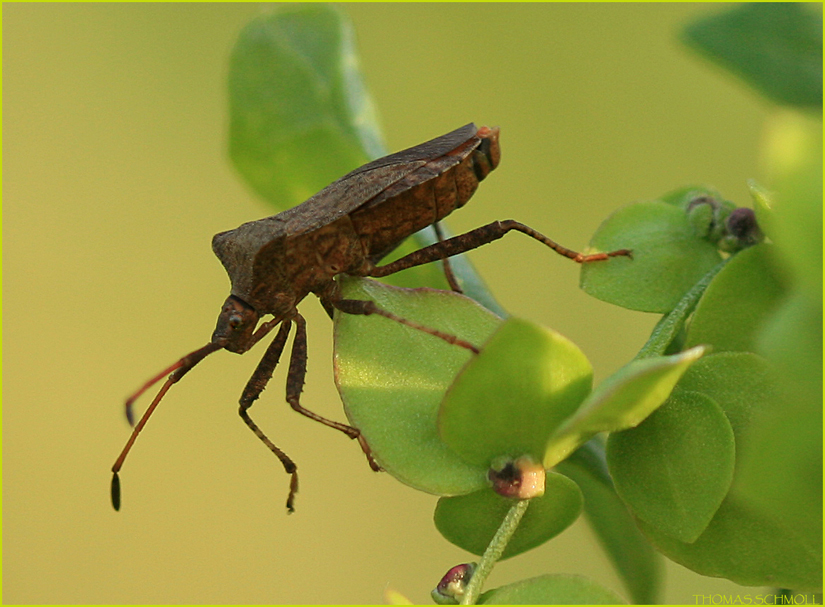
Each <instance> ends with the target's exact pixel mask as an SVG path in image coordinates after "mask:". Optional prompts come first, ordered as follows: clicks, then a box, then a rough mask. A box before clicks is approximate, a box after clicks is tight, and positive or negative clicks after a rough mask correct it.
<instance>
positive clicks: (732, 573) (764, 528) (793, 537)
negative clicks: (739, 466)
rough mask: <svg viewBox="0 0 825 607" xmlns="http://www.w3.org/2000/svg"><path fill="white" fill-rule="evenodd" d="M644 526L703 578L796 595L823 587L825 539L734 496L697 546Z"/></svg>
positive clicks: (660, 546)
mask: <svg viewBox="0 0 825 607" xmlns="http://www.w3.org/2000/svg"><path fill="white" fill-rule="evenodd" d="M820 514H821V513H820ZM639 528H640V529H641V530H642V532H643V533H644V534H645V535H646V536H647V537H648V538H649V539H650V541H651V542H653V544H654V545H655V546H656V547H657V548H658V549H659V550H661V551H662V552H663V553H664V554H665V556H667V557H668V558H670V559H672V560H674V561H676V562H677V563H679V564H681V565H684V566H685V567H687V568H688V569H692V570H693V571H695V572H697V573H700V574H702V575H707V576H712V577H724V578H727V579H729V580H731V581H733V582H736V583H737V584H741V585H743V586H773V587H778V588H793V589H794V591H795V592H805V591H807V590H817V591H818V590H819V589H821V588H822V541H821V537H820V538H817V537H810V536H806V535H804V534H800V533H799V530H798V529H794V528H793V527H792V526H790V525H788V524H786V523H782V522H779V521H777V520H775V519H774V518H772V517H770V516H767V515H765V514H763V513H761V512H760V511H758V510H756V509H754V508H753V507H751V506H748V505H747V504H746V503H744V502H743V500H741V499H737V498H736V497H734V496H733V494H729V495H728V497H726V498H725V500H724V501H723V502H722V505H721V506H720V507H719V510H717V512H716V515H715V516H714V517H713V520H712V521H711V522H710V524H709V525H708V527H707V529H705V531H704V533H702V535H700V536H699V539H697V540H696V541H695V542H693V543H686V542H680V541H679V540H677V539H675V538H673V537H670V536H668V535H666V534H664V533H662V532H661V531H658V530H657V529H655V528H654V527H653V526H651V525H649V524H647V523H645V522H644V521H641V520H640V521H639Z"/></svg>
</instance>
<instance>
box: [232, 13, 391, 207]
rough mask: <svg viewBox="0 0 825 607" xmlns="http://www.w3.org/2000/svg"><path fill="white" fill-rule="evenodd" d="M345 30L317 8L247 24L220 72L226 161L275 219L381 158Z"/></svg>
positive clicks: (372, 113) (381, 150) (339, 16)
mask: <svg viewBox="0 0 825 607" xmlns="http://www.w3.org/2000/svg"><path fill="white" fill-rule="evenodd" d="M353 38H354V37H353V33H352V28H351V26H350V25H349V23H348V22H347V21H346V19H345V18H344V17H343V15H342V14H341V12H340V11H338V10H337V9H335V8H333V7H330V6H328V5H323V4H312V5H285V6H281V7H279V8H278V9H277V10H275V11H273V12H271V13H268V14H266V15H262V16H261V17H258V18H257V19H254V20H253V21H252V22H250V23H249V24H248V25H247V26H246V27H245V28H244V29H243V31H242V32H241V34H240V36H239V37H238V41H237V42H236V44H235V48H234V49H233V51H232V56H231V59H230V65H229V111H230V124H229V154H230V157H231V158H232V162H233V163H234V165H235V168H236V169H238V171H239V172H240V173H241V175H242V176H243V177H244V178H245V179H246V181H247V182H248V183H249V184H250V185H251V186H252V188H253V189H254V190H255V191H256V192H257V193H258V194H259V195H261V196H262V197H263V198H264V199H265V200H267V201H268V202H270V203H272V204H273V205H274V206H275V208H277V209H278V210H284V209H287V208H289V207H292V206H294V205H296V204H298V203H300V202H303V201H304V200H306V199H307V198H309V197H310V196H312V195H313V194H315V193H316V192H318V191H319V190H321V189H322V188H324V187H325V186H326V185H328V184H329V183H331V182H332V181H334V180H335V179H337V178H338V177H341V176H342V175H344V174H345V173H347V172H349V171H350V170H352V169H354V168H356V167H357V166H359V165H361V164H364V163H365V162H366V161H368V160H370V159H373V158H377V157H379V156H382V155H383V154H384V153H385V148H384V145H383V143H382V140H381V136H380V132H379V129H378V126H377V120H376V115H375V110H374V108H373V105H372V101H371V99H370V97H369V95H368V93H367V91H366V89H365V87H364V84H363V82H362V81H361V75H360V72H359V69H358V58H357V55H356V53H355V47H354V39H353Z"/></svg>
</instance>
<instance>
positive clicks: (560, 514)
mask: <svg viewBox="0 0 825 607" xmlns="http://www.w3.org/2000/svg"><path fill="white" fill-rule="evenodd" d="M512 505H513V500H511V499H508V498H506V497H501V496H500V495H498V494H497V493H494V492H493V490H492V489H490V488H489V487H487V488H485V489H482V490H481V491H476V492H475V493H470V494H468V495H460V496H457V497H442V498H441V499H439V500H438V505H437V506H436V509H435V514H434V519H435V526H436V527H437V528H438V531H439V532H440V533H441V535H443V536H444V537H445V538H446V539H447V541H449V542H451V543H453V544H455V545H456V546H458V547H459V548H463V549H464V550H467V551H468V552H472V553H473V554H476V555H479V556H480V555H482V554H484V550H485V549H486V548H487V546H488V545H489V543H490V540H492V539H493V536H494V535H495V533H496V531H497V530H498V528H499V526H500V525H501V522H502V520H504V517H505V515H506V514H507V512H508V511H509V510H510V507H511V506H512ZM581 509H582V494H581V491H579V487H578V486H577V485H576V483H574V482H573V481H571V480H570V479H569V478H567V477H565V476H562V475H561V474H556V473H554V472H548V473H547V477H546V480H545V492H544V495H543V496H541V497H536V498H533V499H532V500H530V505H529V506H528V507H527V511H526V512H525V513H524V516H523V517H522V519H521V523H520V524H519V526H518V529H516V531H515V533H514V534H513V537H512V538H511V540H510V542H509V543H508V544H507V547H506V548H505V549H504V552H503V554H502V556H501V558H502V559H506V558H510V557H511V556H516V555H517V554H521V553H522V552H526V551H527V550H531V549H532V548H535V547H536V546H540V545H541V544H543V543H544V542H546V541H547V540H549V539H551V538H553V537H555V536H557V535H558V534H559V533H561V532H562V531H564V530H565V529H567V528H568V527H569V526H570V525H572V524H573V523H574V522H575V520H576V519H577V518H578V517H579V514H580V513H581Z"/></svg>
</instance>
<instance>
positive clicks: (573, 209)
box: [3, 4, 771, 603]
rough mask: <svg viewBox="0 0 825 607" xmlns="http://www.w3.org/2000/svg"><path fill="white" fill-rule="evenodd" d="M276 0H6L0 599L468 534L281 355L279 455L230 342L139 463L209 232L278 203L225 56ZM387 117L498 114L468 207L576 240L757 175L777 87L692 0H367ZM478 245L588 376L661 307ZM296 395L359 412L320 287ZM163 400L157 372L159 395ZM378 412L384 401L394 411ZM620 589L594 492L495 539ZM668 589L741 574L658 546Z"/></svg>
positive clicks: (423, 592)
mask: <svg viewBox="0 0 825 607" xmlns="http://www.w3.org/2000/svg"><path fill="white" fill-rule="evenodd" d="M265 8H266V6H265V5H251V4H208V5H207V4H159V5H155V4H135V5H129V4H112V5H110V4H88V5H77V4H66V5H63V4H39V5H34V4H11V5H10V4H6V5H5V6H4V8H3V94H4V100H3V101H4V103H3V136H4V146H3V177H4V180H3V211H4V217H3V219H4V225H3V240H4V251H3V253H4V264H3V270H4V284H3V287H4V302H3V304H4V306H3V313H4V314H3V317H4V318H3V320H4V337H5V342H4V352H3V354H4V357H3V359H4V360H3V362H4V363H5V364H4V368H3V380H4V392H3V396H4V400H3V405H4V406H3V591H4V595H3V598H4V600H5V601H6V602H12V603H41V602H47V603H63V602H69V603H133V602H137V603H155V602H163V603H178V602H186V603H200V602H209V603H296V602H298V603H300V602H322V603H323V602H340V603H363V602H367V603H370V602H381V601H382V592H383V591H384V589H385V588H386V587H388V586H389V587H392V588H394V589H397V590H399V591H400V592H402V593H404V594H406V595H407V596H408V597H409V598H411V599H412V600H413V601H415V602H419V603H420V602H428V600H429V598H428V593H429V589H430V588H431V587H432V586H434V585H435V583H436V582H437V581H438V579H439V578H440V576H441V575H442V574H443V573H444V572H445V571H446V570H447V569H449V568H450V567H451V566H453V565H455V564H457V563H460V562H465V561H467V560H469V555H468V554H467V553H464V552H463V551H461V550H459V549H458V548H455V547H453V546H452V545H450V544H448V543H447V542H446V541H445V540H443V539H442V538H441V537H440V536H439V534H438V533H437V532H436V531H435V529H434V527H433V525H432V520H431V517H432V511H433V507H434V506H435V501H436V499H435V498H434V497H433V496H429V495H425V494H421V493H417V492H415V491H413V490H411V489H408V488H406V487H405V486H402V485H400V484H398V483H397V482H396V481H394V480H393V479H392V478H391V477H389V476H388V475H385V474H375V473H373V472H371V471H370V470H369V468H368V467H367V465H366V463H365V462H364V458H363V455H362V454H361V453H360V450H359V449H358V447H357V446H356V445H355V444H353V443H350V442H349V441H347V440H346V439H345V438H344V437H342V435H340V434H339V433H335V432H332V431H330V430H328V429H326V428H324V427H322V426H320V425H319V424H315V423H312V422H310V421H309V420H307V419H305V418H302V417H301V416H299V415H297V414H295V413H294V412H292V411H291V410H289V407H288V406H287V405H286V404H285V402H284V400H283V391H284V374H283V370H279V372H278V373H276V375H275V378H274V379H273V381H272V382H271V384H270V387H269V389H268V390H267V391H266V392H265V394H264V397H263V398H262V399H261V400H260V401H258V403H257V404H256V406H255V408H254V410H253V411H254V414H255V416H256V419H257V421H258V422H259V423H260V425H261V426H262V427H263V428H264V429H265V431H266V432H267V433H268V434H269V435H270V436H271V437H272V438H273V439H275V440H276V442H277V443H278V444H279V445H280V446H281V447H283V448H284V449H285V450H286V451H287V452H288V453H289V454H291V455H292V456H293V458H294V459H295V460H296V461H297V462H298V464H299V466H300V470H301V473H302V477H301V481H302V485H301V491H300V494H299V496H298V502H297V512H296V514H295V515H293V516H286V515H285V513H284V508H283V501H284V498H285V495H286V488H287V478H286V476H285V475H284V474H283V471H282V469H281V468H280V466H279V464H278V462H277V461H276V460H275V458H274V457H272V455H271V454H270V453H269V452H268V451H267V450H266V449H265V448H263V446H262V445H261V444H260V442H259V441H258V440H257V439H256V438H255V437H254V436H253V435H252V433H251V432H249V430H248V429H247V428H246V427H245V426H244V424H243V423H242V422H241V420H240V419H239V418H238V415H237V399H238V396H239V394H240V391H241V389H242V387H243V385H244V382H245V381H246V379H247V378H248V376H249V375H250V374H251V372H252V369H253V368H254V366H255V364H256V363H257V360H256V357H258V356H260V349H259V350H256V351H253V352H252V353H249V354H248V355H247V356H244V357H242V358H239V357H236V356H233V355H231V354H229V353H226V352H220V353H218V354H215V355H213V356H212V357H210V358H209V359H207V360H206V361H205V362H203V363H202V364H201V365H200V366H199V367H198V368H197V369H196V370H195V371H193V372H192V373H191V374H190V375H189V376H187V378H186V379H185V381H183V382H182V383H181V384H179V385H178V386H176V387H175V388H174V389H173V390H172V391H171V392H170V393H169V395H168V397H167V400H166V401H165V402H164V403H163V406H162V407H161V408H160V409H159V410H158V412H157V414H156V415H155V417H154V418H153V419H152V421H151V422H150V424H149V425H148V426H147V429H146V431H145V433H144V434H143V435H142V437H141V439H140V441H139V442H138V443H137V446H136V448H135V449H134V450H133V452H132V454H131V456H130V459H129V460H128V461H127V462H126V465H125V467H124V469H123V474H122V480H123V502H124V503H123V508H122V510H121V512H120V513H115V512H114V511H113V510H112V508H111V506H110V505H109V496H108V491H109V476H110V475H109V468H110V466H111V465H112V463H113V461H114V459H115V457H116V456H117V454H118V452H119V450H120V448H121V447H122V445H123V443H124V442H125V441H126V438H127V437H128V433H129V430H128V427H127V424H126V421H125V419H124V416H123V407H122V403H123V398H124V397H125V396H126V395H127V394H128V393H129V392H130V391H132V390H133V389H135V388H136V387H137V386H138V385H139V384H140V383H141V382H143V381H144V380H145V379H147V378H148V377H149V376H150V375H152V374H154V373H156V372H157V371H159V370H160V369H161V368H162V367H163V366H165V365H168V364H170V363H171V362H172V361H174V360H175V359H176V358H178V357H179V356H181V355H183V354H184V353H186V352H188V351H189V350H191V349H194V348H195V347H198V346H200V345H202V344H203V343H205V342H206V341H207V340H208V339H209V336H210V334H211V331H212V329H213V325H214V321H215V318H216V316H217V313H218V310H219V306H220V304H221V302H222V301H223V299H224V297H225V296H226V294H227V291H228V280H227V277H226V275H225V273H224V270H223V268H222V267H221V266H220V264H219V263H218V261H217V259H216V258H215V257H214V255H213V254H212V252H211V250H210V239H211V237H212V235H213V234H214V233H216V232H219V231H222V230H227V229H231V228H234V227H236V226H237V225H239V224H240V223H242V222H245V221H249V220H252V219H257V218H259V217H262V216H265V215H269V214H271V213H270V211H269V209H267V208H266V207H265V206H264V205H263V204H262V203H261V202H259V201H258V200H256V199H255V197H254V196H253V195H252V194H251V193H250V192H249V191H248V190H247V189H246V187H245V186H244V184H242V183H241V182H240V181H239V179H238V178H237V176H236V175H235V173H234V172H233V169H232V168H231V167H230V165H229V164H228V161H227V158H226V152H225V141H226V129H227V113H226V92H225V81H226V70H227V62H228V61H227V58H228V54H229V50H230V48H231V45H232V43H233V40H234V38H235V36H236V35H237V33H238V31H239V30H240V28H241V27H242V26H243V25H244V24H245V23H246V22H247V21H248V20H249V19H250V18H251V17H253V16H254V15H256V14H257V13H258V12H259V11H261V10H263V9H265ZM345 8H346V11H347V12H348V13H349V14H350V15H351V17H352V20H353V22H354V25H355V28H356V32H357V36H358V40H359V47H360V50H361V54H362V65H363V68H364V70H365V73H366V78H367V82H368V84H369V86H370V88H371V90H372V92H373V95H374V98H375V101H376V104H377V106H378V108H379V110H380V113H381V117H382V121H383V124H384V127H385V133H386V136H387V140H388V145H389V148H390V149H391V150H397V149H400V148H402V147H407V146H410V145H414V144H417V143H420V142H422V141H424V140H426V139H429V138H431V137H434V136H437V135H440V134H442V133H445V132H447V131H449V130H451V129H453V128H456V127H458V126H460V125H462V124H464V123H466V122H469V121H471V120H472V121H475V122H476V123H478V124H490V125H499V126H500V127H501V129H502V131H501V132H502V135H501V141H502V148H503V160H502V163H501V165H500V167H499V169H498V170H497V171H496V172H495V173H494V174H493V175H491V176H490V178H489V179H488V180H487V181H485V182H484V184H483V186H482V187H481V189H480V191H479V192H478V193H477V195H476V196H475V198H474V199H473V200H472V202H471V203H470V204H469V205H468V206H467V207H465V208H464V209H462V210H461V211H460V212H458V213H456V214H455V215H454V216H452V217H450V222H449V223H450V227H451V229H452V230H453V231H456V232H458V231H461V230H466V229H470V228H473V227H476V226H478V225H481V224H483V223H487V222H489V221H492V220H495V219H506V218H514V219H518V220H520V221H522V222H524V223H527V224H528V225H531V226H533V227H535V228H536V229H539V230H541V231H542V232H544V233H546V234H548V235H549V236H551V237H553V238H555V239H557V240H559V241H560V242H562V243H564V244H566V245H568V246H571V247H582V246H584V245H585V244H586V243H587V241H588V238H589V235H590V234H591V233H592V231H593V230H594V229H595V228H596V226H597V225H598V224H599V222H600V221H601V219H602V218H603V217H604V216H606V215H607V214H608V213H609V212H610V211H611V210H612V209H614V208H616V207H618V206H620V205H624V204H627V203H630V202H632V201H634V200H639V199H645V198H651V197H655V196H657V195H659V194H662V193H664V192H666V191H668V190H669V189H672V188H675V187H678V186H681V185H685V184H689V183H693V182H704V183H708V184H712V185H715V186H717V187H718V188H720V189H721V190H722V191H723V192H724V193H725V194H726V195H727V196H728V197H729V198H731V199H733V200H734V201H736V202H738V203H740V204H748V196H747V190H746V186H745V181H746V179H748V178H752V177H758V176H759V172H758V167H757V156H758V153H757V150H758V145H759V141H760V133H761V124H762V121H763V120H764V118H765V117H766V116H767V115H768V114H769V112H770V111H771V108H770V107H769V105H768V104H767V103H766V102H764V101H762V100H760V99H759V98H758V97H757V96H756V95H754V94H752V93H751V92H750V91H748V90H746V89H745V88H744V87H741V86H739V85H738V84H737V83H735V82H732V81H731V80H730V79H728V78H727V76H726V75H725V74H724V73H723V72H722V71H721V70H718V69H716V68H714V67H711V66H709V65H707V64H706V63H704V62H703V61H702V60H700V59H698V58H696V57H694V56H692V55H691V54H690V53H689V52H687V51H686V50H684V49H683V48H682V47H681V46H680V45H679V44H678V43H677V42H676V40H675V34H676V31H677V29H678V27H679V26H680V24H682V23H684V22H685V21H686V20H688V19H690V18H691V17H694V16H697V15H701V14H705V13H707V12H708V11H717V10H720V9H722V8H723V7H722V6H720V5H701V4H572V5H570V4H529V5H523V4H518V5H513V4H508V5H486V4H484V5H483V4H458V5H446V4H426V5H409V4H392V5H390V4H360V5H348V6H346V7H345ZM472 259H473V260H474V261H475V263H476V265H477V267H478V268H479V270H480V271H481V272H482V274H483V275H484V276H485V277H486V279H487V281H488V282H489V283H490V285H491V287H492V289H493V291H494V292H495V293H496V295H497V296H498V297H499V299H500V301H501V302H502V303H503V304H504V306H505V307H506V308H507V309H508V310H510V311H511V312H512V313H513V314H517V315H520V316H524V317H527V318H530V319H532V320H534V321H537V322H540V323H543V324H546V325H549V326H552V327H554V328H556V329H557V330H559V331H561V332H562V333H564V334H566V335H567V336H569V337H570V338H572V339H573V340H574V341H575V342H576V343H578V344H579V345H580V346H581V347H582V349H583V350H584V351H585V353H586V354H587V355H588V356H589V357H590V358H591V360H592V361H593V364H594V366H595V369H596V375H597V380H599V379H601V378H604V377H606V376H607V375H608V374H609V373H611V372H612V371H614V370H615V369H617V368H618V367H619V366H620V365H621V364H622V363H623V362H625V361H626V360H627V359H628V358H629V357H631V356H632V355H633V353H634V352H635V351H636V350H637V349H638V347H639V346H640V345H641V344H642V343H643V341H644V339H645V335H646V332H648V331H649V330H650V328H651V327H652V325H653V323H654V322H655V318H654V317H653V316H650V315H643V314H639V313H632V312H628V311H624V310H620V309H617V308H613V307H611V306H608V305H606V304H602V303H600V302H598V301H595V300H592V299H590V298H589V297H587V296H585V295H584V294H582V293H581V292H580V291H578V290H577V280H578V276H577V268H576V267H575V266H574V265H573V264H572V263H570V262H568V261H566V260H563V259H561V258H560V257H557V256H555V255H553V254H551V253H550V252H548V251H546V250H543V249H542V247H541V246H540V245H538V244H537V243H535V242H532V241H530V240H529V239H527V238H524V237H521V236H518V235H516V236H508V237H507V238H505V239H504V240H503V241H500V242H498V243H496V244H493V245H490V246H488V247H486V248H484V249H482V250H479V251H477V252H474V253H473V254H472ZM301 310H302V313H304V314H305V315H306V317H307V320H308V323H309V332H310V334H309V347H310V360H309V365H310V367H309V374H308V376H307V385H306V389H305V391H304V396H303V403H304V404H305V405H306V406H308V407H309V408H311V409H313V410H315V411H317V412H319V413H321V414H324V415H329V416H331V417H334V418H336V419H343V413H342V411H341V405H340V402H339V400H338V396H337V393H336V390H335V387H334V385H333V380H332V370H331V326H330V322H329V320H328V319H327V318H326V316H325V315H324V313H323V311H322V310H321V308H320V306H319V305H318V303H317V301H309V300H307V301H306V302H305V303H304V304H303V306H302V308H301ZM146 404H148V399H147V398H144V399H143V400H142V401H141V402H140V403H139V410H140V411H142V410H143V407H145V405H146ZM387 415H392V412H391V411H388V412H387ZM546 572H570V573H581V574H585V575H588V576H592V577H593V578H595V579H597V580H598V581H600V582H602V583H603V584H605V585H607V586H609V587H612V588H614V589H616V590H619V591H623V588H622V586H621V583H620V581H619V580H618V578H616V576H615V574H614V573H612V570H611V568H610V566H609V564H608V562H607V560H606V558H605V556H604V554H603V552H602V551H601V550H600V548H599V547H598V545H597V541H596V539H595V537H594V536H593V535H592V534H591V532H590V531H589V529H588V527H587V526H586V524H584V523H583V522H582V521H579V522H578V523H577V524H576V525H575V526H574V527H573V528H571V529H570V530H568V531H567V532H565V533H564V534H563V535H562V536H560V537H559V538H557V539H555V540H553V541H551V542H549V543H548V544H546V545H544V546H542V547H541V548H539V549H536V550H533V551H532V552H530V553H528V554H526V555H523V556H520V557H517V558H515V559H513V560H510V561H507V562H505V563H503V564H501V565H500V566H499V567H498V568H497V569H496V570H495V572H494V573H493V575H492V577H491V579H490V584H491V585H498V584H502V583H506V582H509V581H514V580H517V579H521V578H525V577H529V576H533V575H539V574H542V573H546ZM667 576H668V586H667V591H666V593H665V594H664V598H665V600H667V601H670V602H690V603H694V602H695V597H694V595H697V594H700V595H708V594H711V593H720V592H721V593H726V594H730V593H742V592H744V593H750V594H755V593H757V592H760V589H741V588H739V587H737V586H735V585H733V584H730V583H728V582H726V581H721V580H714V579H707V578H702V577H700V576H697V575H695V574H693V573H690V572H688V571H686V570H685V569H682V568H681V567H678V566H676V565H672V564H671V565H669V566H668V569H667Z"/></svg>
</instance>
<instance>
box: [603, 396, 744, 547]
mask: <svg viewBox="0 0 825 607" xmlns="http://www.w3.org/2000/svg"><path fill="white" fill-rule="evenodd" d="M735 453H736V449H735V444H734V438H733V430H732V429H731V427H730V423H729V422H728V420H727V418H726V417H725V413H724V412H723V411H722V409H721V408H720V407H719V405H717V404H716V403H715V402H713V400H711V399H710V398H708V397H707V396H704V395H703V394H700V393H698V392H689V391H686V390H681V389H677V390H674V391H673V394H671V396H670V398H669V399H668V400H667V402H666V403H665V404H664V405H663V406H661V407H659V408H658V409H657V410H656V411H654V412H653V413H652V414H651V415H650V417H648V418H647V419H646V420H645V421H644V422H643V423H641V424H639V426H637V427H636V428H633V429H631V430H627V431H626V432H614V433H612V434H611V435H610V437H609V438H608V441H607V463H608V466H609V468H610V473H611V475H612V477H613V481H614V483H615V484H616V491H618V493H619V495H620V496H621V498H622V500H624V502H625V503H626V504H627V505H628V506H629V507H630V509H631V510H632V511H633V513H634V514H635V515H636V516H637V517H639V518H640V519H642V520H644V521H645V522H647V523H650V525H651V526H653V527H655V528H656V529H658V530H659V531H661V532H662V533H665V534H667V535H669V536H671V537H674V538H676V539H679V540H681V541H683V542H692V541H694V540H695V539H696V538H697V537H699V535H700V534H701V533H702V531H704V530H705V528H706V527H707V526H708V523H710V520H711V519H712V518H713V515H714V514H715V513H716V510H717V509H718V508H719V505H720V504H721V503H722V500H723V499H724V498H725V495H727V493H728V489H729V488H730V484H731V481H732V480H733V468H734V461H735Z"/></svg>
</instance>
